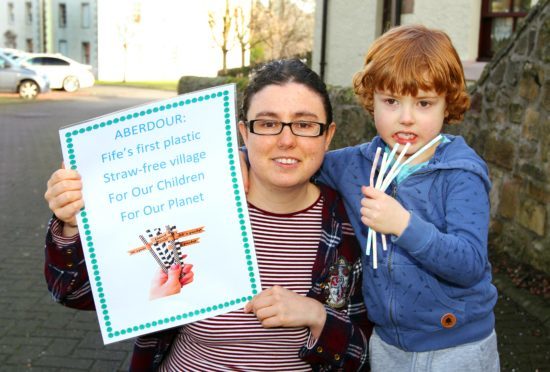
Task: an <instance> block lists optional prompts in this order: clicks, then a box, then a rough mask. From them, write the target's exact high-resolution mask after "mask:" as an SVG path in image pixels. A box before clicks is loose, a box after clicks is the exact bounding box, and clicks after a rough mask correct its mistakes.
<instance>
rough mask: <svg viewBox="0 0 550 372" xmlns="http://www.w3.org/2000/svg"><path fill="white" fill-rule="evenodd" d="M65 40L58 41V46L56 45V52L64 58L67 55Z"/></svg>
mask: <svg viewBox="0 0 550 372" xmlns="http://www.w3.org/2000/svg"><path fill="white" fill-rule="evenodd" d="M67 50H68V48H67V40H59V44H58V51H59V53H61V54H63V55H64V56H66V55H67V54H68V53H67Z"/></svg>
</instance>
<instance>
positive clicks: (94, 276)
mask: <svg viewBox="0 0 550 372" xmlns="http://www.w3.org/2000/svg"><path fill="white" fill-rule="evenodd" d="M222 97H223V101H224V103H223V107H224V109H223V110H224V119H225V120H224V123H225V130H226V135H227V136H226V145H227V146H226V147H227V159H228V161H229V169H230V171H231V182H232V183H233V189H234V191H233V197H234V202H235V206H236V207H237V212H238V217H239V225H240V229H241V240H242V243H243V248H244V253H245V258H246V264H247V266H248V272H249V274H248V276H249V281H250V288H251V291H252V294H254V295H255V294H257V293H258V288H257V282H256V278H255V274H254V265H253V262H252V256H251V254H250V253H251V252H250V243H249V236H248V233H247V230H246V221H245V219H244V214H243V208H244V207H243V205H244V197H243V195H241V193H240V191H239V187H238V182H237V181H238V180H237V173H236V167H235V162H236V161H238V159H237V160H235V159H236V158H237V157H238V155H236V154H234V150H233V142H232V137H231V133H232V132H231V114H230V109H229V105H230V104H229V99H230V98H229V91H227V90H224V91H223V92H222V91H219V92H214V93H211V94H206V95H202V96H198V97H194V98H188V99H186V100H183V99H182V100H180V101H176V102H173V103H167V104H165V105H160V106H157V107H153V108H152V109H151V108H149V109H147V110H141V111H136V112H133V113H129V114H125V115H121V116H119V117H116V118H114V119H109V120H106V121H101V122H98V123H95V124H92V125H88V126H87V127H85V128H84V127H83V128H80V129H75V130H73V131H69V132H67V133H65V142H66V145H67V152H68V154H69V164H70V168H71V169H74V170H76V169H77V168H78V167H77V163H76V155H75V151H74V145H73V138H74V137H76V136H79V135H81V134H86V133H88V132H91V131H93V130H98V129H102V128H105V127H109V126H111V125H117V124H118V123H121V122H125V121H126V120H133V119H137V118H140V117H143V116H146V115H150V114H152V113H157V112H159V111H165V110H171V109H175V108H179V107H181V106H184V105H191V104H194V103H197V102H204V101H209V100H213V99H218V98H222ZM80 217H82V224H83V226H82V227H83V228H84V235H85V240H86V245H87V251H88V253H89V257H90V263H91V264H92V272H91V273H89V274H90V275H89V277H90V279H91V280H93V281H94V283H95V285H96V287H97V291H98V293H99V294H98V296H99V306H97V307H99V308H100V309H101V314H102V316H103V320H104V322H105V327H106V330H107V332H108V337H109V338H113V337H118V336H120V335H125V334H127V333H128V334H130V333H132V332H137V331H140V330H144V329H150V328H155V327H157V326H159V325H162V324H169V323H171V322H175V321H179V320H181V319H189V318H193V317H196V316H199V315H203V314H206V313H209V312H212V311H216V310H219V309H223V308H226V307H229V306H232V305H235V304H240V303H245V302H247V301H250V300H251V299H252V296H248V297H240V298H234V299H231V300H228V301H225V302H221V303H219V304H214V305H211V306H207V307H205V308H201V309H197V310H194V311H189V312H187V313H182V314H177V315H174V316H171V317H170V318H164V319H157V320H154V321H151V322H147V323H144V324H139V325H135V326H133V327H128V328H126V329H119V330H114V329H113V327H112V323H111V317H110V315H109V309H108V306H107V299H106V298H105V293H103V283H102V282H101V273H100V270H99V264H98V262H97V258H96V253H95V247H94V243H93V238H92V230H91V229H90V224H89V223H88V218H87V213H86V210H85V208H82V209H81V210H80Z"/></svg>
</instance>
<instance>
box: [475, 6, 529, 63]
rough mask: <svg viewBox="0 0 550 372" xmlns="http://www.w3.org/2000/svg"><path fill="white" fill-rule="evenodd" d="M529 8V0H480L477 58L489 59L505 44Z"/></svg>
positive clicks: (481, 59)
mask: <svg viewBox="0 0 550 372" xmlns="http://www.w3.org/2000/svg"><path fill="white" fill-rule="evenodd" d="M530 8H531V0H482V3H481V28H480V33H479V52H478V55H479V57H478V60H480V61H487V60H489V59H491V58H492V57H493V55H494V54H495V52H496V51H497V50H499V49H500V48H501V47H502V46H504V45H506V43H507V42H508V40H509V39H510V37H511V36H512V33H513V32H514V31H515V30H516V28H517V25H518V21H519V20H521V19H522V18H524V17H525V16H526V15H527V13H528V12H529V9H530Z"/></svg>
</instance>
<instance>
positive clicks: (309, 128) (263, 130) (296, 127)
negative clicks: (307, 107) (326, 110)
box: [246, 119, 325, 137]
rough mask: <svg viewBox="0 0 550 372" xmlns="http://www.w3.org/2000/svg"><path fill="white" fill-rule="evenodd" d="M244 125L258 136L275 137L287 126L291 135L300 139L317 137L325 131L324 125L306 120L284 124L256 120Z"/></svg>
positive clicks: (275, 121)
mask: <svg viewBox="0 0 550 372" xmlns="http://www.w3.org/2000/svg"><path fill="white" fill-rule="evenodd" d="M246 124H247V125H248V128H249V129H250V133H254V134H258V135H260V136H275V135H277V134H279V133H281V132H282V131H283V128H284V127H286V126H287V125H288V126H289V127H290V131H291V132H292V134H294V135H295V136H300V137H319V136H321V135H322V134H323V131H324V129H325V124H323V123H318V122H316V121H307V120H299V121H290V122H288V123H285V122H284V121H279V120H270V119H269V120H268V119H257V120H250V121H247V122H246Z"/></svg>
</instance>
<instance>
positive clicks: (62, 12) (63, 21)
mask: <svg viewBox="0 0 550 372" xmlns="http://www.w3.org/2000/svg"><path fill="white" fill-rule="evenodd" d="M58 17H59V28H65V27H67V5H66V4H64V3H60V4H59V15H58Z"/></svg>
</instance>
